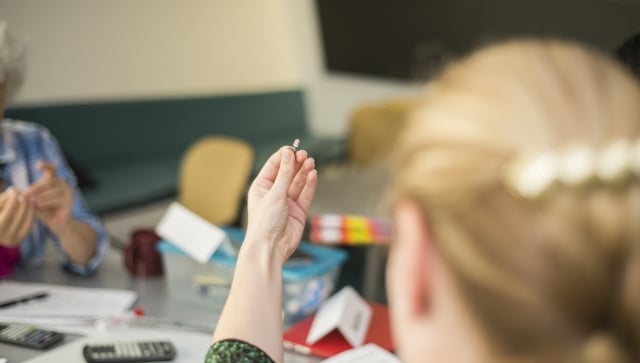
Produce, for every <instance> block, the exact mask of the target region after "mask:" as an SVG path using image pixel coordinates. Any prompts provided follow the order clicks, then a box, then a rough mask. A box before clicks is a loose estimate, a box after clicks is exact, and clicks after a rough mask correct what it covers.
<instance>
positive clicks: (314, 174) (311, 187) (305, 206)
mask: <svg viewBox="0 0 640 363" xmlns="http://www.w3.org/2000/svg"><path fill="white" fill-rule="evenodd" d="M317 187H318V171H317V170H316V169H313V170H311V171H309V173H307V180H306V183H305V184H304V188H302V192H300V196H299V197H298V199H297V202H298V205H299V206H300V208H302V210H303V211H304V212H305V214H306V213H309V208H310V207H311V203H312V202H313V197H314V195H315V194H316V189H317Z"/></svg>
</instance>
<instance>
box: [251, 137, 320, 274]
mask: <svg viewBox="0 0 640 363" xmlns="http://www.w3.org/2000/svg"><path fill="white" fill-rule="evenodd" d="M317 182H318V177H317V171H316V170H315V161H314V160H313V159H312V158H308V157H307V153H306V151H304V150H300V151H297V152H295V151H294V149H293V148H292V147H289V146H285V147H282V148H280V150H278V151H277V152H276V153H274V154H273V155H271V157H270V158H269V160H267V162H266V163H265V165H264V166H263V167H262V170H261V171H260V173H259V174H258V176H257V177H256V179H255V180H254V181H253V183H252V184H251V187H250V188H249V200H248V214H249V221H248V222H249V223H248V226H247V236H246V240H245V242H244V244H245V245H248V246H249V247H253V246H265V247H267V248H268V252H267V253H268V255H269V261H270V262H274V263H276V264H277V266H279V267H282V266H283V265H284V263H285V262H286V260H287V259H288V258H289V256H291V254H292V253H293V252H294V251H295V249H296V248H297V247H298V244H300V239H301V238H302V232H303V230H304V224H305V221H306V218H307V214H308V212H309V207H310V206H311V202H312V200H313V196H314V194H315V191H316V186H317Z"/></svg>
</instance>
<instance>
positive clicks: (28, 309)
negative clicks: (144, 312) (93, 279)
mask: <svg viewBox="0 0 640 363" xmlns="http://www.w3.org/2000/svg"><path fill="white" fill-rule="evenodd" d="M38 292H46V293H48V296H47V297H45V298H43V299H38V300H32V301H29V302H26V303H22V304H17V305H12V306H10V307H6V308H2V309H0V320H1V319H2V318H7V320H8V319H9V318H12V319H11V320H16V318H20V317H24V318H30V319H33V318H77V319H83V318H97V317H103V316H114V315H119V314H122V313H124V312H126V311H128V310H129V309H130V308H131V307H132V306H133V304H134V303H135V301H136V299H137V294H136V293H135V292H133V291H128V290H114V289H95V288H83V287H69V286H61V285H51V284H32V283H24V282H15V281H1V282H0V302H2V301H7V300H11V299H14V298H16V297H20V296H26V295H30V294H34V293H38Z"/></svg>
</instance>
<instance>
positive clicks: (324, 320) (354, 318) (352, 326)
mask: <svg viewBox="0 0 640 363" xmlns="http://www.w3.org/2000/svg"><path fill="white" fill-rule="evenodd" d="M371 314H372V312H371V307H369V305H368V304H367V303H366V302H365V301H364V300H363V299H362V298H361V297H360V295H358V293H357V292H356V291H355V290H354V289H353V288H352V287H351V286H347V287H345V288H343V289H342V290H340V291H339V292H338V293H336V294H335V295H333V296H332V297H331V298H329V299H328V300H327V301H325V302H324V303H323V304H322V305H321V306H320V309H319V310H318V312H317V313H316V317H315V318H314V319H313V324H311V329H310V330H309V335H307V344H315V343H316V342H317V341H319V340H320V339H322V338H324V337H325V336H326V335H327V334H329V333H330V332H332V331H333V330H334V329H338V331H339V332H340V334H342V336H343V337H344V338H345V339H346V340H347V342H349V344H351V346H352V347H359V346H361V345H362V343H363V342H364V338H365V337H366V336H367V331H368V330H369V324H370V323H371Z"/></svg>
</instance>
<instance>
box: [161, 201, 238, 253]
mask: <svg viewBox="0 0 640 363" xmlns="http://www.w3.org/2000/svg"><path fill="white" fill-rule="evenodd" d="M156 232H157V233H158V235H160V237H162V238H163V239H164V240H166V241H168V242H171V243H173V244H174V245H176V246H177V247H179V248H180V249H181V250H183V251H184V252H185V253H186V254H188V255H189V256H191V257H193V259H194V260H196V261H198V262H200V263H207V262H209V259H211V256H213V254H214V253H215V252H216V250H217V249H218V247H220V245H221V244H224V245H226V246H229V245H230V241H229V238H228V237H227V234H226V233H225V232H224V231H223V230H222V229H220V228H218V227H216V226H214V225H213V224H211V223H209V222H208V221H206V220H205V219H204V218H202V217H200V216H199V215H197V214H195V213H193V212H192V211H190V210H189V209H187V208H185V207H184V206H182V205H181V204H180V203H177V202H173V203H171V205H170V206H169V208H167V211H166V212H165V214H164V216H163V217H162V219H161V220H160V223H158V225H157V226H156Z"/></svg>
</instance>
